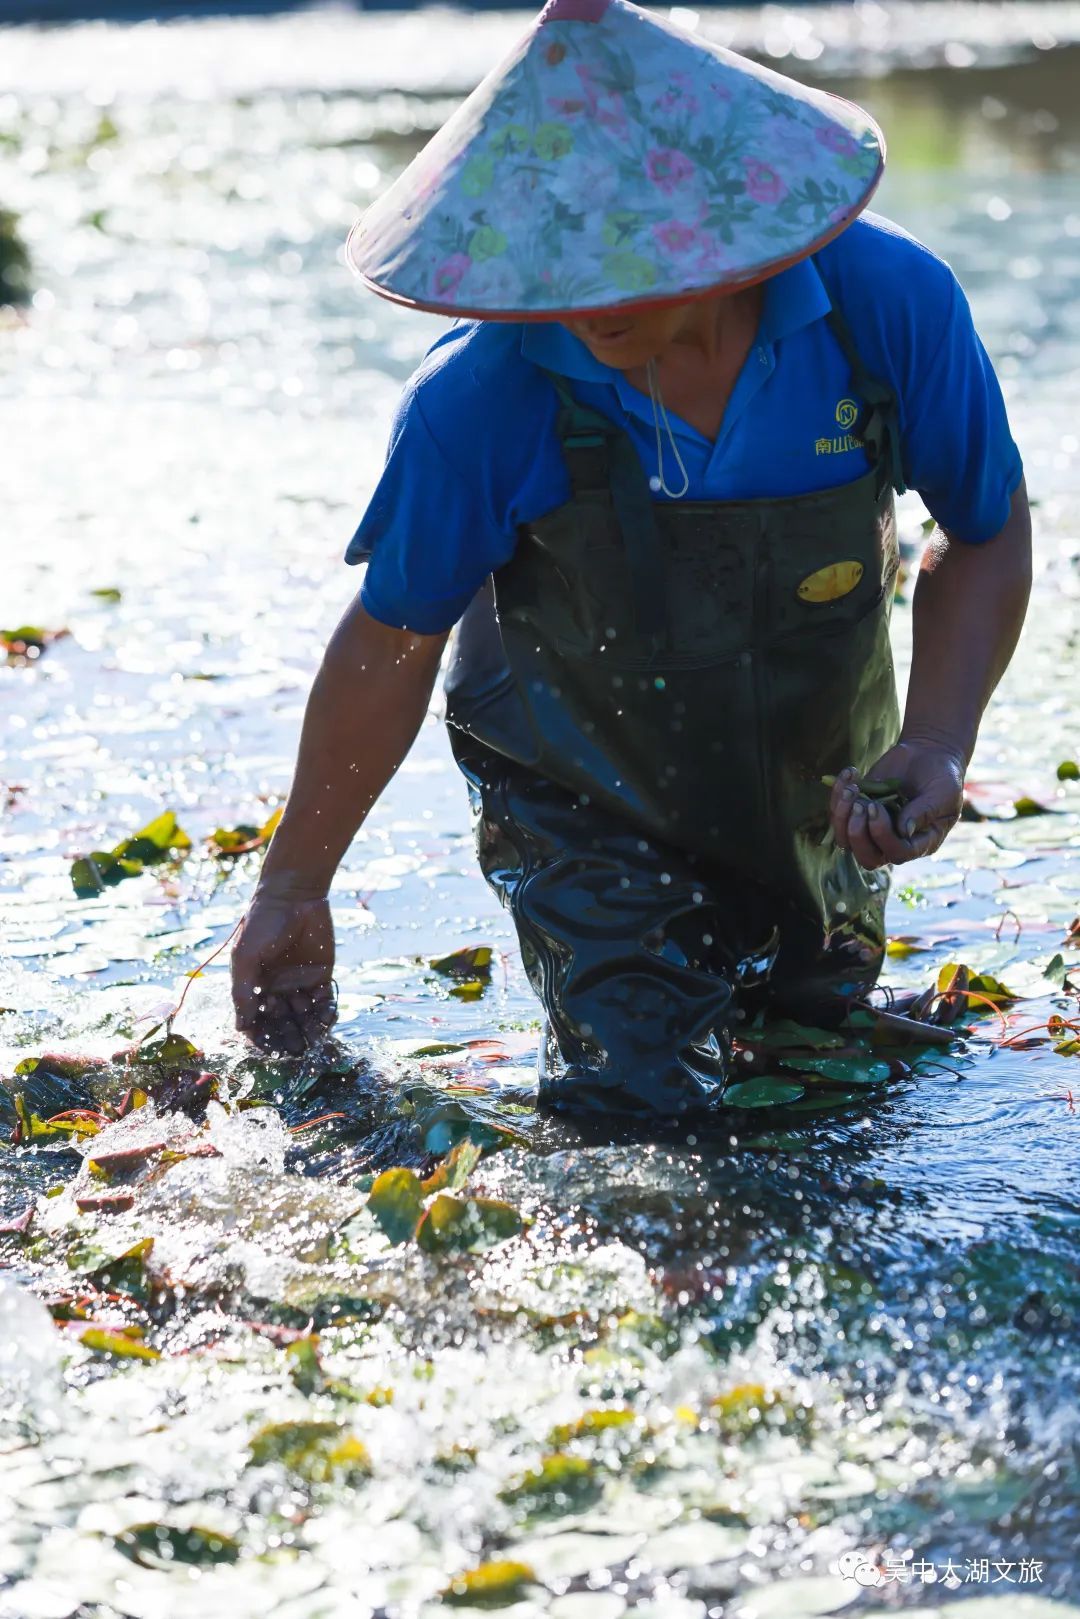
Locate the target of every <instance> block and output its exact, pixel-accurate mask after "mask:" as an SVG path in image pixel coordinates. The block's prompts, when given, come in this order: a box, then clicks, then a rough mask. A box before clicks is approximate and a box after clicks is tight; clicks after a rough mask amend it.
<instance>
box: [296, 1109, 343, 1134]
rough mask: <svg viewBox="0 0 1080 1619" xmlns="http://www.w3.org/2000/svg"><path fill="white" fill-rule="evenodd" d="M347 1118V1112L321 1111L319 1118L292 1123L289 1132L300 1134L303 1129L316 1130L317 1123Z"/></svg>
mask: <svg viewBox="0 0 1080 1619" xmlns="http://www.w3.org/2000/svg"><path fill="white" fill-rule="evenodd" d="M346 1118H348V1114H347V1113H320V1114H319V1117H318V1118H317V1119H307V1120H306V1121H305V1122H304V1123H303V1124H292V1125H290V1126H289V1134H290V1135H291V1136H298V1135H299V1134H300V1132H301V1130H314V1128H315V1126H316V1125H317V1124H329V1123H330V1120H331V1119H346Z"/></svg>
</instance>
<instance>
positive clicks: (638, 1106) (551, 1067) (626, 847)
mask: <svg viewBox="0 0 1080 1619" xmlns="http://www.w3.org/2000/svg"><path fill="white" fill-rule="evenodd" d="M455 751H456V752H457V753H458V763H459V764H460V766H461V767H462V769H463V770H464V772H465V774H466V777H467V778H468V780H469V786H470V792H471V795H472V800H473V807H474V811H475V813H476V816H477V846H478V852H479V856H480V863H481V867H482V869H483V871H484V875H485V876H486V877H487V880H488V882H489V883H490V884H491V886H492V888H493V889H494V890H495V892H496V893H497V894H498V895H499V897H500V899H501V900H502V902H503V904H504V905H506V907H507V908H508V909H509V911H510V913H511V915H512V916H513V918H514V922H515V925H516V927H517V932H518V938H519V940H520V943H521V952H522V959H523V961H524V965H525V970H526V973H527V974H528V977H529V981H530V983H531V984H532V986H533V988H534V990H535V991H536V993H537V995H538V996H539V997H540V1000H541V1002H542V1004H543V1007H544V1012H545V1014H546V1017H547V1022H548V1035H547V1039H546V1046H547V1050H546V1052H544V1051H542V1054H541V1064H540V1070H541V1088H540V1097H541V1101H543V1102H546V1103H547V1104H548V1105H551V1106H555V1107H557V1108H559V1109H560V1110H563V1109H565V1110H567V1111H585V1112H589V1111H597V1112H618V1113H623V1114H638V1115H644V1116H647V1117H657V1116H660V1117H667V1118H678V1117H680V1116H687V1115H693V1114H694V1113H698V1112H701V1111H702V1110H704V1109H707V1108H709V1107H710V1106H712V1105H715V1103H716V1101H717V1100H718V1098H719V1095H720V1092H721V1090H722V1089H723V1084H724V1080H725V1078H726V1074H727V1067H728V1059H729V1052H730V1037H731V1030H732V1027H733V1024H734V1021H735V1018H736V1006H735V1000H736V993H737V991H738V990H740V989H741V988H742V987H743V983H744V981H747V980H752V979H753V978H754V977H755V975H757V976H760V975H761V973H762V972H763V971H764V972H767V970H768V967H769V965H771V960H772V955H773V954H774V953H775V939H774V940H773V942H772V945H771V948H770V946H769V942H768V939H767V937H766V944H765V949H764V960H763V961H761V962H759V961H756V960H755V959H753V952H752V950H751V952H749V956H750V959H746V957H747V955H748V952H746V951H745V950H744V948H743V945H744V929H743V925H742V918H741V917H739V916H738V915H737V914H736V910H737V907H734V906H731V905H729V904H727V903H725V905H724V907H723V911H721V910H720V908H719V907H718V906H717V905H716V903H715V902H714V900H713V898H712V895H711V894H710V891H709V889H708V887H707V886H706V884H705V883H704V882H703V881H702V879H701V876H700V874H699V873H698V872H697V871H696V869H695V865H694V862H693V860H692V859H691V858H690V857H688V856H687V855H685V854H683V853H680V852H678V851H675V850H672V849H670V848H669V847H667V846H665V845H663V844H660V843H658V842H656V841H654V840H650V839H648V838H647V837H645V836H643V835H642V834H641V833H640V832H638V831H637V830H636V829H634V828H633V827H631V826H629V825H628V824H627V823H626V822H625V821H622V820H620V819H619V818H618V817H616V816H613V815H611V814H609V813H607V812H605V811H603V810H600V809H598V808H597V807H596V806H595V805H592V804H582V803H581V802H579V800H578V799H577V797H575V795H574V794H573V793H570V792H568V791H567V790H566V789H564V788H561V787H557V786H555V785H554V784H553V783H551V782H548V781H546V780H544V779H542V778H541V777H538V776H536V775H534V774H532V773H531V772H530V771H528V770H525V769H522V768H520V767H517V766H515V765H512V764H509V763H508V762H507V761H506V760H505V759H503V758H501V757H500V756H499V755H497V754H494V753H491V752H489V751H488V750H486V749H484V748H481V747H479V746H478V745H477V744H475V743H472V742H470V743H469V744H467V745H465V746H461V745H459V746H458V747H457V748H456V750H455ZM545 1059H546V1060H545Z"/></svg>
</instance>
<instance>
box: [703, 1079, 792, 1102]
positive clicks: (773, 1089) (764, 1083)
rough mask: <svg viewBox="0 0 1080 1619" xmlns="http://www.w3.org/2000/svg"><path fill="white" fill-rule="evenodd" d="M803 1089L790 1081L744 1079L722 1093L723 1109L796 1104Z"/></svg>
mask: <svg viewBox="0 0 1080 1619" xmlns="http://www.w3.org/2000/svg"><path fill="white" fill-rule="evenodd" d="M803 1090H804V1087H803V1086H802V1085H796V1084H795V1082H794V1080H790V1079H779V1078H777V1079H772V1078H762V1079H744V1080H739V1081H737V1082H736V1083H735V1084H734V1085H729V1086H728V1087H727V1089H726V1090H725V1091H724V1095H723V1102H724V1106H725V1107H779V1106H781V1105H782V1104H786V1103H789V1102H797V1101H798V1099H799V1097H800V1096H802V1094H803Z"/></svg>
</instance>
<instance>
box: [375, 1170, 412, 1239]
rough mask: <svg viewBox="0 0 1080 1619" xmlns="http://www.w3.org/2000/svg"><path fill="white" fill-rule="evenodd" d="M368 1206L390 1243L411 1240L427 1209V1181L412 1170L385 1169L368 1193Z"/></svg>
mask: <svg viewBox="0 0 1080 1619" xmlns="http://www.w3.org/2000/svg"><path fill="white" fill-rule="evenodd" d="M368 1208H369V1209H370V1210H371V1212H372V1214H373V1215H374V1216H375V1218H376V1220H377V1221H378V1223H379V1227H380V1229H381V1231H382V1233H383V1235H384V1236H385V1237H387V1238H388V1239H389V1241H390V1242H392V1243H393V1244H394V1245H395V1246H397V1245H398V1244H399V1243H402V1242H408V1240H409V1238H410V1237H412V1236H413V1235H414V1234H415V1232H416V1226H417V1222H418V1220H419V1219H420V1216H421V1214H422V1213H423V1211H424V1184H423V1182H422V1181H421V1179H420V1177H419V1175H417V1174H416V1173H415V1172H414V1171H413V1170H411V1169H384V1170H383V1172H382V1174H381V1175H379V1176H378V1177H377V1179H376V1181H375V1184H374V1186H373V1187H372V1188H371V1191H370V1192H369V1194H368Z"/></svg>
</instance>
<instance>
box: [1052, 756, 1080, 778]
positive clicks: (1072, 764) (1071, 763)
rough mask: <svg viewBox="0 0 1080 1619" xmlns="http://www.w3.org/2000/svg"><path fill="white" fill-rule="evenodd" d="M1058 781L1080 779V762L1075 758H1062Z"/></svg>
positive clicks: (1058, 770)
mask: <svg viewBox="0 0 1080 1619" xmlns="http://www.w3.org/2000/svg"><path fill="white" fill-rule="evenodd" d="M1057 779H1058V781H1080V764H1077V762H1076V760H1075V759H1062V761H1061V763H1060V764H1059V765H1058V767H1057Z"/></svg>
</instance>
